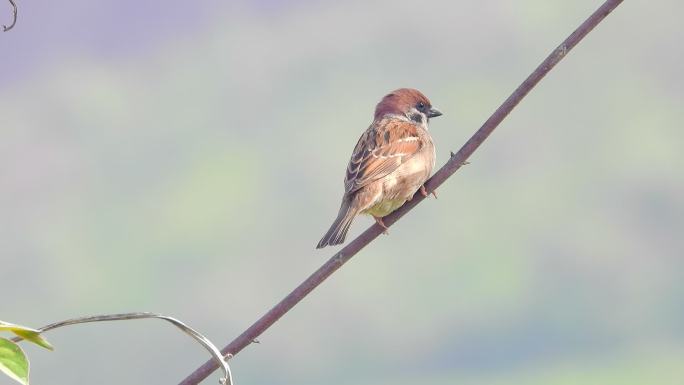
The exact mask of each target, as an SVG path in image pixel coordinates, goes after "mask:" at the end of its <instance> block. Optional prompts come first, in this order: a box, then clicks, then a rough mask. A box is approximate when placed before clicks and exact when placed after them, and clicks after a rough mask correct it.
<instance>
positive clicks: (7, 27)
mask: <svg viewBox="0 0 684 385" xmlns="http://www.w3.org/2000/svg"><path fill="white" fill-rule="evenodd" d="M9 2H10V5H12V24H10V25H4V24H3V25H2V32H7V31H9V30H10V29H12V28H14V25H15V24H17V4H16V3H15V2H14V0H9Z"/></svg>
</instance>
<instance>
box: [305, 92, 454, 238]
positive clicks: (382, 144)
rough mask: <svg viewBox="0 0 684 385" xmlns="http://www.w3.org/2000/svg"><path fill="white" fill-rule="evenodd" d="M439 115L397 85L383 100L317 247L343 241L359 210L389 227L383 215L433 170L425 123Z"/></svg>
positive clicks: (356, 151)
mask: <svg viewBox="0 0 684 385" xmlns="http://www.w3.org/2000/svg"><path fill="white" fill-rule="evenodd" d="M440 115H442V113H441V112H439V111H438V110H437V109H435V108H433V107H432V105H431V104H430V101H429V100H428V98H426V97H425V95H423V94H422V93H421V92H420V91H418V90H415V89H411V88H401V89H398V90H396V91H393V92H391V93H390V94H388V95H387V96H385V97H384V98H382V100H381V101H380V103H378V105H377V106H376V108H375V118H374V119H373V123H372V124H371V125H370V127H368V129H367V130H366V131H365V132H364V133H363V135H361V138H360V139H359V141H358V143H357V144H356V147H355V148H354V152H353V153H352V156H351V159H350V160H349V165H348V166H347V174H346V176H345V178H344V195H343V196H342V205H341V206H340V211H339V213H338V215H337V218H336V219H335V221H334V222H333V224H332V226H330V229H329V230H328V232H327V233H326V234H325V235H324V236H323V238H322V239H321V240H320V242H318V246H316V248H319V249H320V248H323V247H325V246H332V245H338V244H340V243H342V242H344V238H345V236H346V235H347V231H349V227H350V226H351V224H352V222H353V220H354V218H355V217H356V216H357V215H358V214H370V215H372V216H373V217H374V218H375V220H376V222H377V223H378V224H379V225H380V226H382V227H384V228H385V229H387V227H385V224H384V223H383V222H382V217H384V216H386V215H388V214H389V213H391V212H392V211H394V210H396V209H397V208H399V207H400V206H401V205H403V204H404V202H406V201H407V200H410V199H411V198H412V197H413V194H415V193H416V191H418V190H419V189H421V188H422V186H423V183H425V181H426V180H427V179H428V177H429V176H430V173H432V169H433V168H434V166H435V146H434V144H433V143H432V138H431V137H430V134H429V133H428V122H429V120H430V118H434V117H437V116H440ZM421 191H423V192H424V191H425V190H421Z"/></svg>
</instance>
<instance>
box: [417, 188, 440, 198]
mask: <svg viewBox="0 0 684 385" xmlns="http://www.w3.org/2000/svg"><path fill="white" fill-rule="evenodd" d="M420 193H421V194H422V195H423V196H424V197H426V198H427V196H428V195H429V194H428V192H427V190H426V189H425V185H422V186H420ZM432 196H433V197H435V199H437V190H432Z"/></svg>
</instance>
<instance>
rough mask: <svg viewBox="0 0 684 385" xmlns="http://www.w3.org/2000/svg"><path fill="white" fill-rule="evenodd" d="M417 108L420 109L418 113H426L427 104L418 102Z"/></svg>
mask: <svg viewBox="0 0 684 385" xmlns="http://www.w3.org/2000/svg"><path fill="white" fill-rule="evenodd" d="M416 108H418V111H421V112H425V103H423V102H418V104H417V105H416Z"/></svg>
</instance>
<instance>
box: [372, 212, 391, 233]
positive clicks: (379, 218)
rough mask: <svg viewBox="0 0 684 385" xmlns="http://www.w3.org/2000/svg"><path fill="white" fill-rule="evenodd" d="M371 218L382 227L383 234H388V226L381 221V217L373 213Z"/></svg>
mask: <svg viewBox="0 0 684 385" xmlns="http://www.w3.org/2000/svg"><path fill="white" fill-rule="evenodd" d="M373 219H375V223H377V224H378V226H380V227H382V228H383V230H382V233H383V234H385V235H387V234H389V232H387V230H388V228H387V226H385V222H383V221H382V217H376V216H375V215H373Z"/></svg>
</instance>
